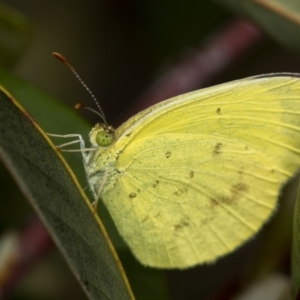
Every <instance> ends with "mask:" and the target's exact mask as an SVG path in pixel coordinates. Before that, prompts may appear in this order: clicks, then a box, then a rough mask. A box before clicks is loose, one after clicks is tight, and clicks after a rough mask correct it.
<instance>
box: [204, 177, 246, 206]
mask: <svg viewBox="0 0 300 300" xmlns="http://www.w3.org/2000/svg"><path fill="white" fill-rule="evenodd" d="M248 190H249V186H248V185H247V184H245V183H243V182H239V183H237V184H234V185H232V186H231V188H230V195H229V196H218V197H215V198H210V199H209V202H210V207H211V208H214V207H216V206H219V205H221V204H228V205H233V204H235V203H237V201H238V200H239V199H240V198H241V196H242V195H243V194H244V193H245V192H247V191H248Z"/></svg>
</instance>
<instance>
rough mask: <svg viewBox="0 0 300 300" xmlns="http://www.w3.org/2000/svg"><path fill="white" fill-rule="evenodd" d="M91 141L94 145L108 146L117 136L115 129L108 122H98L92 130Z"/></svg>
mask: <svg viewBox="0 0 300 300" xmlns="http://www.w3.org/2000/svg"><path fill="white" fill-rule="evenodd" d="M89 136H90V142H91V144H92V145H93V146H94V147H99V146H100V147H108V146H110V145H111V144H112V143H113V141H114V138H115V129H114V128H113V127H112V126H109V125H106V124H100V123H97V124H96V125H95V126H94V127H93V128H92V130H91V132H90V135H89Z"/></svg>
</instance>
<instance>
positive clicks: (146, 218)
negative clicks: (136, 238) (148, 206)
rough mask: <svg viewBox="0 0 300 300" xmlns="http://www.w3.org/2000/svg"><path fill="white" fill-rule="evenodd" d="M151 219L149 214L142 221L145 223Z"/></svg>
mask: <svg viewBox="0 0 300 300" xmlns="http://www.w3.org/2000/svg"><path fill="white" fill-rule="evenodd" d="M148 219H149V215H147V216H146V217H145V218H144V219H143V220H142V223H145V222H146V221H147V220H148Z"/></svg>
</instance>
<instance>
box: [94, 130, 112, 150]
mask: <svg viewBox="0 0 300 300" xmlns="http://www.w3.org/2000/svg"><path fill="white" fill-rule="evenodd" d="M113 140H114V134H113V133H111V132H107V131H101V132H98V134H97V137H96V143H97V145H99V146H102V147H107V146H109V145H110V144H111V143H112V142H113Z"/></svg>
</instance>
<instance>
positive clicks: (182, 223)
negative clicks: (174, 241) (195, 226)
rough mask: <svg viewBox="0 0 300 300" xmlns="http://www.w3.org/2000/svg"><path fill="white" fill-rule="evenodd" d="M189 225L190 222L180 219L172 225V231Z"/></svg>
mask: <svg viewBox="0 0 300 300" xmlns="http://www.w3.org/2000/svg"><path fill="white" fill-rule="evenodd" d="M189 225H190V224H189V223H188V222H187V221H185V220H182V221H181V222H180V223H178V224H175V225H174V231H178V230H180V229H182V228H184V227H187V226H189Z"/></svg>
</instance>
